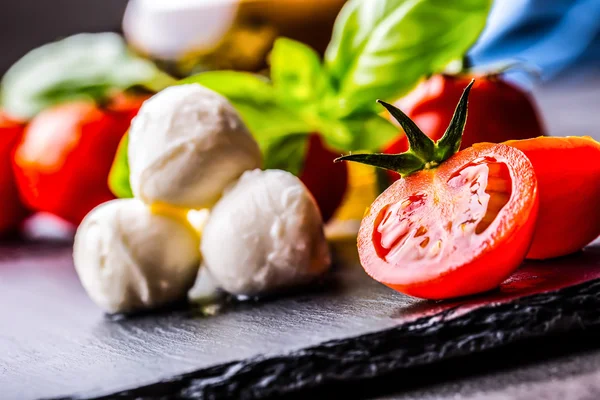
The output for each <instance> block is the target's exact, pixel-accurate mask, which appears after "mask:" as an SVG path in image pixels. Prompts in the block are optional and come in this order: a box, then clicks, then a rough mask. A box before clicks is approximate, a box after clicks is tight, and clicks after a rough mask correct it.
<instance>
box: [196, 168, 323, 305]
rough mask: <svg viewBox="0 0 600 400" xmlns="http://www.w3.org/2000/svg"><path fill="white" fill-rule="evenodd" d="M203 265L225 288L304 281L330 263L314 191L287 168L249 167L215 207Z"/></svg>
mask: <svg viewBox="0 0 600 400" xmlns="http://www.w3.org/2000/svg"><path fill="white" fill-rule="evenodd" d="M201 249H202V255H203V257H204V264H203V265H204V266H205V267H206V268H207V269H208V271H209V272H210V274H211V276H212V277H213V278H214V279H215V280H216V281H217V282H218V284H219V285H220V287H221V288H222V289H224V290H225V291H227V292H229V293H232V294H236V295H249V296H252V295H258V294H262V293H265V292H269V291H276V290H278V289H281V288H284V287H288V286H292V285H296V284H303V283H306V282H308V281H310V280H312V279H313V278H314V277H316V276H318V275H320V274H322V273H323V272H324V271H325V270H327V269H328V267H329V265H330V255H329V248H328V245H327V242H326V240H325V236H324V234H323V220H322V218H321V214H320V212H319V208H318V207H317V205H316V203H315V201H314V199H313V197H312V195H311V194H310V193H309V191H308V189H307V188H306V187H305V186H304V184H303V183H302V182H301V181H300V180H299V179H298V178H297V177H295V176H294V175H292V174H290V173H289V172H285V171H280V170H267V171H261V170H254V171H247V172H245V173H244V174H243V175H242V176H241V178H240V179H239V180H238V181H237V182H236V183H235V184H234V185H232V186H231V187H230V188H228V190H227V191H226V192H225V194H224V195H223V198H221V200H220V201H219V202H218V203H217V204H216V205H215V207H214V208H213V209H212V210H211V212H210V216H209V217H208V222H207V223H206V225H205V227H204V231H203V232H202V244H201Z"/></svg>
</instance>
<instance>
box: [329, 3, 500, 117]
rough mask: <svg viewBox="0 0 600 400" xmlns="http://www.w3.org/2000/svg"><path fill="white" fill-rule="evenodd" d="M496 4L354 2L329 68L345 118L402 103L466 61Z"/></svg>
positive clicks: (338, 29) (339, 28)
mask: <svg viewBox="0 0 600 400" xmlns="http://www.w3.org/2000/svg"><path fill="white" fill-rule="evenodd" d="M490 5H491V0H455V1H451V2H449V1H447V0H370V1H363V0H350V1H349V2H348V3H347V4H346V5H345V6H344V8H343V9H342V12H341V13H340V15H339V16H338V19H337V21H336V23H335V27H334V33H333V38H332V40H331V43H330V44H329V47H328V48H327V51H326V54H325V64H326V70H327V72H328V74H329V75H330V76H331V80H332V84H333V86H334V89H336V90H337V93H338V97H339V110H340V111H339V112H340V114H339V115H341V116H345V115H350V114H352V113H355V112H361V111H366V110H374V111H376V110H377V109H376V108H375V105H374V103H373V101H374V100H375V99H383V100H396V99H397V98H398V97H400V96H402V95H404V94H406V93H407V92H408V91H409V90H411V89H412V88H413V87H414V86H415V85H416V83H417V82H418V81H419V80H420V79H421V78H423V77H424V76H427V75H430V74H433V73H436V72H439V71H440V70H442V69H443V68H444V67H445V66H446V65H447V64H448V63H449V62H451V61H453V60H456V59H460V58H462V56H463V55H464V54H465V53H466V52H467V50H468V49H469V48H470V47H471V46H472V45H473V43H475V41H476V40H477V38H478V36H479V34H480V32H481V31H482V30H483V28H484V26H485V22H486V19H487V15H488V12H489V8H490Z"/></svg>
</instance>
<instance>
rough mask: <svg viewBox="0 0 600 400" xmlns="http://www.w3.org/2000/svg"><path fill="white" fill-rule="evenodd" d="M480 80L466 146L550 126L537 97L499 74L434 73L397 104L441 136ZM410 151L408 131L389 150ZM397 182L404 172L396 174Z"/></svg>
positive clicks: (430, 133) (516, 136)
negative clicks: (466, 92) (544, 120)
mask: <svg viewBox="0 0 600 400" xmlns="http://www.w3.org/2000/svg"><path fill="white" fill-rule="evenodd" d="M473 78H475V84H474V85H473V87H472V88H471V92H470V95H469V118H468V119H467V123H466V125H465V130H464V133H463V138H462V142H461V148H462V149H465V148H467V147H470V146H472V145H473V144H474V143H480V142H490V143H502V142H504V141H507V140H511V139H528V138H534V137H538V136H542V135H544V127H543V125H542V122H541V119H540V117H539V114H538V111H537V109H536V106H535V102H534V100H533V98H532V97H531V96H530V95H529V94H527V93H526V92H524V91H523V90H522V89H520V88H519V87H517V86H515V85H513V84H511V83H509V82H506V81H504V80H502V79H501V78H500V77H497V76H485V75H483V76H474V75H457V76H450V75H434V76H433V77H431V78H430V79H429V80H427V81H425V82H423V83H421V84H420V85H418V86H417V88H416V89H415V90H414V91H412V92H411V93H410V94H408V95H407V96H406V97H404V98H403V99H401V100H400V101H398V102H397V103H396V106H397V107H398V108H400V109H401V110H402V111H403V112H404V113H405V114H406V115H408V116H409V117H410V118H411V119H412V120H413V121H414V122H415V123H416V124H417V126H418V127H419V128H421V130H422V131H423V132H425V134H426V135H427V136H429V137H430V138H432V139H433V140H439V139H440V138H441V137H442V136H443V135H444V132H445V131H446V128H447V127H448V124H449V123H450V120H451V119H452V115H453V113H454V109H455V107H456V102H457V101H458V99H459V98H460V96H461V94H462V91H463V89H464V88H465V87H466V86H467V85H468V84H469V82H470V81H471V79H473ZM406 150H408V140H407V139H406V136H405V135H404V134H402V135H401V136H399V137H398V139H397V140H395V141H394V142H392V143H391V144H390V145H389V146H387V147H386V148H385V149H384V152H385V153H388V154H396V153H403V152H405V151H406ZM391 177H392V178H393V180H396V179H398V174H392V175H391Z"/></svg>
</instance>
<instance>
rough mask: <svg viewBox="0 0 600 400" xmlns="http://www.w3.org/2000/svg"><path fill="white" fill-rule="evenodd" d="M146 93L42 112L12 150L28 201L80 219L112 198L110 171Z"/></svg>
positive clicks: (38, 208)
mask: <svg viewBox="0 0 600 400" xmlns="http://www.w3.org/2000/svg"><path fill="white" fill-rule="evenodd" d="M145 98H146V97H145V96H139V97H137V96H136V97H128V96H123V95H119V96H117V97H116V98H114V99H113V101H111V102H110V103H109V104H107V105H106V106H104V107H100V106H98V105H97V104H96V103H94V102H84V101H81V102H73V103H66V104H61V105H58V106H55V107H51V108H49V109H47V110H45V111H43V112H41V113H40V114H38V115H37V116H36V117H35V118H34V119H33V120H32V121H31V123H30V124H29V126H28V127H27V129H26V130H25V133H24V135H23V138H22V140H21V142H20V143H19V145H18V147H17V148H16V151H15V155H14V172H15V176H16V178H17V183H18V187H19V191H20V193H21V197H22V198H23V199H24V201H25V202H26V203H27V204H28V205H29V206H30V207H31V208H32V209H34V210H36V211H46V212H50V213H53V214H55V215H57V216H59V217H61V218H63V219H65V220H67V221H69V222H71V223H73V224H79V222H81V220H82V219H83V217H84V216H85V215H86V214H87V213H88V212H89V211H90V210H92V209H93V208H94V207H96V206H97V205H98V204H100V203H103V202H105V201H108V200H112V199H113V198H114V196H113V194H112V193H111V191H110V190H109V188H108V183H107V180H108V174H109V171H110V168H111V165H112V162H113V159H114V156H115V153H116V151H117V147H118V145H119V142H120V140H121V137H122V136H123V135H124V134H125V132H126V131H127V129H128V128H129V124H130V122H131V119H132V118H133V117H134V116H135V114H136V113H137V111H138V109H139V108H140V106H141V104H142V102H143V100H144V99H145Z"/></svg>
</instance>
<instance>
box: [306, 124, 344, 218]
mask: <svg viewBox="0 0 600 400" xmlns="http://www.w3.org/2000/svg"><path fill="white" fill-rule="evenodd" d="M337 157H339V154H337V153H334V152H333V151H331V150H329V149H328V148H327V147H325V145H324V144H323V141H322V140H321V137H320V136H319V135H311V136H310V137H309V139H308V149H307V151H306V159H305V160H304V168H303V169H302V172H301V174H300V180H301V181H302V182H303V183H304V184H305V185H306V187H307V188H308V190H309V191H310V192H311V193H312V195H313V197H314V198H315V200H316V202H317V204H318V205H319V208H320V209H321V215H322V216H323V221H324V222H327V221H329V220H330V219H331V217H333V214H334V213H335V211H336V210H337V208H338V207H339V206H340V204H341V203H342V200H343V199H344V194H345V193H346V188H347V186H348V168H347V166H346V164H343V163H335V164H334V162H333V160H335V159H336V158H337Z"/></svg>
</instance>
